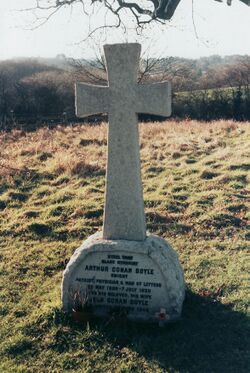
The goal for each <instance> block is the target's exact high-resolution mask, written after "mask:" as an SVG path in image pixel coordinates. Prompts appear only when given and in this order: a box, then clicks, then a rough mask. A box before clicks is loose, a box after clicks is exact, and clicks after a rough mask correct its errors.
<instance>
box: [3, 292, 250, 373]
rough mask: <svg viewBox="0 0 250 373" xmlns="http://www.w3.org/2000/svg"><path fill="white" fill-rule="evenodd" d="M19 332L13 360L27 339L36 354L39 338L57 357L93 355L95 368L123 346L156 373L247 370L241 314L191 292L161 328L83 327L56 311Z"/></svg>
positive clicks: (116, 323)
mask: <svg viewBox="0 0 250 373" xmlns="http://www.w3.org/2000/svg"><path fill="white" fill-rule="evenodd" d="M53 328H54V332H53ZM48 333H49V334H48ZM51 333H52V334H51ZM23 334H24V336H25V339H24V341H21V342H22V344H21V345H20V343H19V344H18V345H14V346H11V350H10V349H9V350H8V351H6V352H7V353H8V354H11V355H12V358H13V357H15V358H18V356H17V355H20V354H21V355H23V358H24V357H26V355H25V354H28V355H29V354H30V353H31V352H30V348H31V346H30V345H29V344H27V341H29V340H30V338H31V339H32V340H34V337H36V343H35V345H34V346H33V345H32V350H33V354H34V355H35V354H38V351H39V350H41V345H40V343H41V341H42V340H43V339H44V338H45V339H46V340H47V342H46V345H47V347H46V349H49V350H51V351H55V352H56V353H59V354H64V353H68V352H69V351H72V349H73V350H74V351H76V350H79V351H81V350H82V349H83V350H84V353H85V354H88V353H90V352H91V351H92V352H93V351H94V353H95V354H96V359H97V360H98V359H99V361H98V364H99V366H100V364H102V362H101V360H100V359H103V354H102V351H103V350H104V349H105V348H107V346H109V347H108V350H106V351H107V354H106V355H105V356H106V357H105V361H104V363H107V359H108V360H109V359H111V360H112V359H114V357H115V359H116V360H117V362H118V363H119V359H120V357H121V358H122V356H123V354H122V350H123V348H127V351H128V355H127V358H128V359H129V351H134V352H136V353H137V354H138V355H139V357H142V358H144V359H145V360H146V361H147V362H148V363H149V364H150V365H151V363H152V364H153V366H154V369H157V372H158V371H159V372H165V373H177V372H181V373H203V372H204V373H217V372H218V373H247V372H248V371H249V370H248V367H249V364H248V363H249V361H248V360H249V358H248V355H247V351H248V347H249V346H248V324H247V317H246V315H245V314H244V313H241V312H237V311H234V310H232V308H231V306H230V305H223V304H221V303H220V302H218V301H217V300H216V299H213V298H209V297H202V296H199V295H197V294H194V293H192V292H191V291H187V296H186V301H185V303H184V309H183V317H182V319H181V320H180V321H178V322H176V323H173V324H169V325H166V326H165V327H164V328H159V326H158V325H152V324H151V325H149V324H138V323H132V322H128V321H127V320H126V319H124V320H119V321H117V320H116V321H113V322H111V321H110V320H109V321H103V320H99V321H95V322H94V321H92V322H90V323H89V325H88V327H87V328H86V324H84V325H81V324H75V323H73V322H72V319H71V318H70V317H69V316H68V315H67V314H64V313H63V312H62V311H61V310H59V309H58V308H56V309H55V310H54V311H53V312H51V313H50V314H49V315H44V316H41V318H39V319H38V320H37V321H36V322H35V323H31V324H30V325H29V326H27V327H26V328H25V329H23ZM50 334H51V336H50V337H49V335H50ZM38 336H39V337H38ZM43 343H44V342H43ZM23 344H24V346H23ZM23 347H25V348H23ZM43 348H44V346H43ZM27 349H28V350H27ZM26 350H27V351H26ZM28 355H27V356H28ZM61 356H63V355H61ZM85 358H86V357H85ZM127 358H126V359H127ZM67 363H68V364H69V365H70V364H75V365H76V366H78V367H79V366H80V365H81V364H84V358H81V357H80V355H79V360H78V359H76V358H75V357H74V358H73V357H72V359H70V357H69V355H67ZM125 371H126V372H127V373H129V372H140V371H142V372H145V371H147V370H145V369H144V368H143V367H142V365H141V363H140V362H139V361H138V367H136V369H132V370H131V369H130V368H129V369H127V370H124V372H125ZM150 371H151V370H150ZM117 372H118V370H117Z"/></svg>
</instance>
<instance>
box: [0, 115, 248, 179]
mask: <svg viewBox="0 0 250 373" xmlns="http://www.w3.org/2000/svg"><path fill="white" fill-rule="evenodd" d="M249 125H250V123H249V122H246V123H237V122H234V121H217V122H211V123H202V122H197V121H182V122H177V121H173V120H170V121H166V122H156V123H144V124H141V125H140V138H141V157H142V162H143V163H147V164H149V163H152V162H153V164H154V163H155V164H156V163H157V162H161V161H162V160H166V157H167V156H169V155H171V157H172V159H173V160H175V159H178V158H180V157H182V156H183V154H186V155H188V154H189V153H191V152H194V151H195V152H196V153H197V154H198V155H199V150H200V148H201V147H202V151H203V152H204V149H205V151H206V149H207V151H208V152H211V151H213V150H214V151H216V150H218V149H220V152H221V159H223V157H224V158H226V157H227V156H228V154H227V149H224V148H225V147H226V143H225V138H227V137H228V136H233V135H234V134H235V133H236V132H242V131H248V132H249V128H250V126H249ZM106 142H107V124H105V123H102V124H101V125H98V126H90V125H77V126H74V127H71V126H69V127H63V126H58V127H57V128H55V129H48V128H42V129H40V130H38V131H36V132H32V133H25V132H23V131H18V130H13V131H12V132H10V133H5V132H2V133H0V144H1V150H0V175H1V176H4V177H7V176H13V175H14V174H16V173H19V172H20V173H23V172H28V170H34V169H37V168H39V169H40V167H41V165H42V164H43V168H44V171H47V172H52V173H55V174H61V173H67V174H69V175H76V174H79V175H84V174H85V173H89V172H90V173H91V172H94V171H97V170H102V171H103V170H104V169H105V165H106ZM243 146H244V144H243ZM223 149H224V150H223ZM191 162H192V161H190V163H191Z"/></svg>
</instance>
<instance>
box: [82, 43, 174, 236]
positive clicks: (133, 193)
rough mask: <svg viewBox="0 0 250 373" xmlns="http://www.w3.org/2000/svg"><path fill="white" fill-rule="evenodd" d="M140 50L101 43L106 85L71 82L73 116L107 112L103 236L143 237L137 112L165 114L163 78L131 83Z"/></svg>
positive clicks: (168, 98)
mask: <svg viewBox="0 0 250 373" xmlns="http://www.w3.org/2000/svg"><path fill="white" fill-rule="evenodd" d="M140 51H141V46H140V44H113V45H105V46H104V53H105V59H106V67H107V71H108V82H109V85H108V87H103V86H94V85H89V84H83V83H78V84H77V86H76V112H77V116H78V117H85V116H88V115H91V114H99V113H108V116H109V129H108V162H107V175H106V192H105V194H106V196H105V210H104V226H103V238H104V239H110V240H131V241H143V240H144V239H145V238H146V225H145V215H144V203H143V193H142V183H141V170H140V147H139V131H138V118H137V113H148V114H155V115H161V116H169V115H170V114H171V88H170V83H169V82H161V83H154V84H138V83H137V75H138V66H139V58H140Z"/></svg>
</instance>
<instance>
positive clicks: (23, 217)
mask: <svg viewBox="0 0 250 373" xmlns="http://www.w3.org/2000/svg"><path fill="white" fill-rule="evenodd" d="M249 140H250V128H249V123H242V124H240V123H234V122H217V123H216V122H215V123H211V124H204V123H203V124H202V123H198V122H181V123H176V122H167V123H160V124H159V123H155V124H146V125H142V126H141V157H142V174H143V184H144V193H145V205H146V214H147V227H148V230H149V231H151V232H153V233H156V234H159V235H161V236H162V237H165V238H167V239H168V240H169V241H170V243H171V244H172V245H173V246H174V248H175V249H176V250H177V251H178V253H179V256H180V259H181V262H182V265H183V267H184V271H185V278H186V283H187V287H188V291H187V297H186V301H185V304H184V311H183V319H182V320H181V321H180V322H178V323H176V324H172V325H169V326H167V327H166V328H164V329H159V328H158V327H155V326H145V325H134V324H129V325H128V324H127V323H126V322H125V321H124V322H123V323H119V324H115V325H113V324H112V323H111V322H110V323H107V324H104V323H103V322H99V323H94V324H92V323H90V325H87V326H77V325H74V324H73V323H72V322H71V320H70V319H69V318H67V317H65V315H63V314H62V313H61V311H60V282H61V278H62V271H63V269H64V267H65V265H66V263H67V261H68V259H69V258H70V256H71V254H72V253H73V252H74V250H75V249H76V248H77V247H78V246H79V245H80V243H81V242H82V240H83V239H84V238H85V237H87V236H88V235H89V234H91V233H94V232H95V231H96V230H97V229H100V228H101V224H102V212H103V198H104V195H103V192H104V174H105V162H106V159H105V157H106V125H102V126H99V127H86V126H84V127H80V126H79V127H75V128H70V127H68V128H58V129H56V130H53V131H48V130H47V129H41V130H39V131H37V132H36V133H30V134H25V133H22V132H12V133H9V134H4V133H2V134H0V142H1V149H0V164H1V166H0V175H1V176H0V257H1V266H0V295H1V298H0V336H1V338H0V372H1V373H2V372H3V373H11V372H15V373H18V372H23V373H24V372H25V373H26V372H123V373H125V372H185V373H186V372H190V373H193V372H199V373H200V372H227V373H228V372H237V373H238V372H247V353H246V350H247V319H246V310H247V286H246V273H247V270H246V255H247V253H246V250H247V240H249V238H250V237H249V236H250V235H249V233H247V173H248V172H247V171H249V167H250V165H249V161H248V160H247V151H249V144H250V141H249Z"/></svg>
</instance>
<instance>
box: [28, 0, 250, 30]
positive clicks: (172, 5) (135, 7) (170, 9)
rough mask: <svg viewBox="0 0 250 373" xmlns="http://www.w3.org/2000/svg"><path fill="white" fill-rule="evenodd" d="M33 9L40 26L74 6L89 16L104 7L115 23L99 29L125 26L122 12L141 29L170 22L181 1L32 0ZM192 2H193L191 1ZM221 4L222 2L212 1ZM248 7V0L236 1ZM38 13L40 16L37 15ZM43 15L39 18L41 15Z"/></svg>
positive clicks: (220, 0)
mask: <svg viewBox="0 0 250 373" xmlns="http://www.w3.org/2000/svg"><path fill="white" fill-rule="evenodd" d="M34 1H35V5H34V7H31V8H29V9H28V10H31V11H36V12H37V21H39V20H40V24H42V23H45V22H46V21H47V20H48V19H50V18H51V17H52V16H53V15H54V14H56V13H57V12H59V11H60V10H61V9H62V8H64V7H67V6H68V7H73V6H75V5H79V4H80V5H81V6H82V9H83V12H84V13H85V14H86V15H89V13H88V12H89V9H91V10H92V11H93V12H95V10H94V8H95V7H96V6H98V7H104V8H106V9H107V11H108V12H110V13H112V14H113V15H114V16H115V17H116V21H117V22H116V23H115V24H113V25H106V24H105V25H103V26H101V27H120V26H121V25H124V26H125V24H126V16H127V14H126V13H124V10H127V11H128V12H129V13H130V14H131V15H132V17H133V18H134V20H135V21H136V24H137V26H139V27H142V26H143V25H144V24H146V23H151V22H153V21H154V22H161V23H164V22H165V21H167V20H170V19H171V18H172V17H173V15H174V13H175V11H176V9H177V7H178V5H179V3H180V2H181V0H132V1H126V0H34ZM192 1H193V0H192ZM214 1H218V2H223V1H224V0H214ZM225 1H226V2H227V5H231V4H232V1H233V0H225ZM237 1H241V2H243V3H245V4H246V5H250V0H237ZM38 13H40V15H39V14H38ZM42 13H43V14H45V15H44V16H41V14H42Z"/></svg>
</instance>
